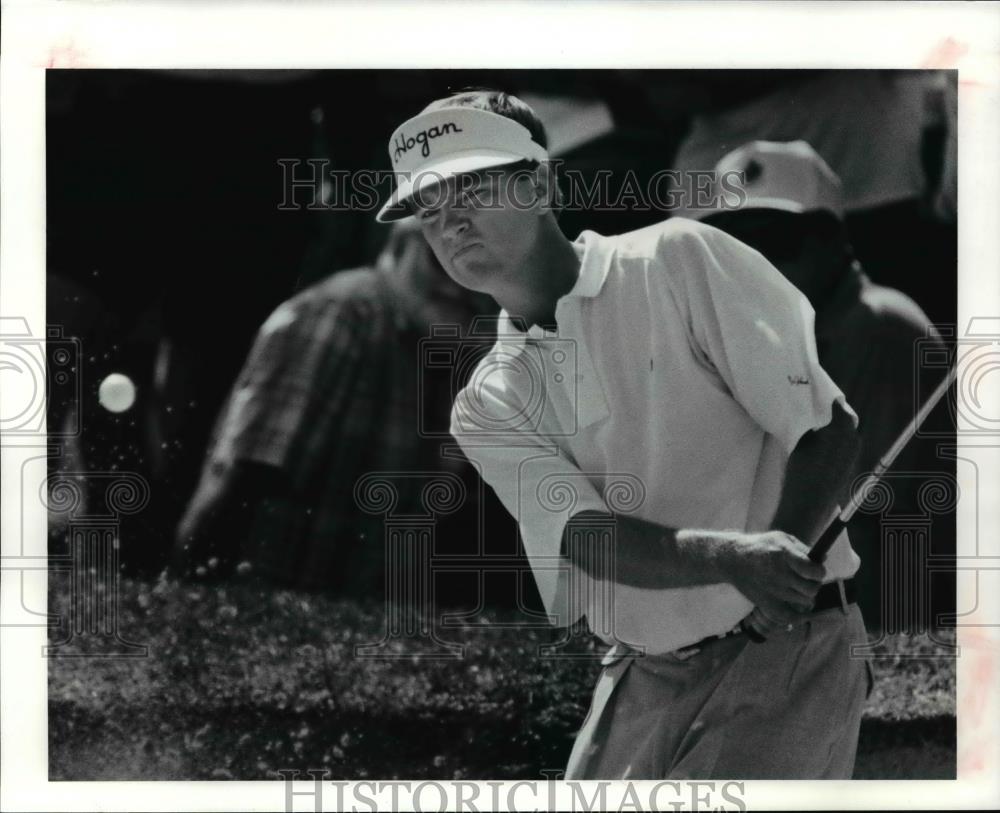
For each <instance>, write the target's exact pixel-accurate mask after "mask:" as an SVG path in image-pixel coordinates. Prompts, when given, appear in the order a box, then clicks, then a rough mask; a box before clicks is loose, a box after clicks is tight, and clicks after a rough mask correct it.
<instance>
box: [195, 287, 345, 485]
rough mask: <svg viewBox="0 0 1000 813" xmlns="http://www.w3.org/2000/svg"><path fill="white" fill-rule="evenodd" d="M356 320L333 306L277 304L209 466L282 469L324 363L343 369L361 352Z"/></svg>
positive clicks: (221, 425)
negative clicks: (333, 362)
mask: <svg viewBox="0 0 1000 813" xmlns="http://www.w3.org/2000/svg"><path fill="white" fill-rule="evenodd" d="M356 321H357V320H355V319H353V318H352V314H351V312H350V310H349V309H348V308H346V307H344V306H343V305H342V304H341V303H338V302H329V303H326V306H325V307H323V308H319V309H314V308H296V307H294V306H293V305H292V304H291V303H284V304H282V305H280V306H279V307H278V308H277V309H276V310H275V311H274V312H273V313H272V314H271V316H270V317H268V319H267V321H266V322H265V323H264V324H263V325H262V326H261V328H260V330H259V331H258V332H257V335H256V337H255V339H254V343H253V346H252V347H251V350H250V353H249V355H248V356H247V360H246V362H245V363H244V365H243V368H242V370H241V371H240V374H239V376H238V377H237V379H236V382H235V384H234V386H233V389H232V391H231V392H230V394H229V398H228V399H227V401H226V405H225V407H224V408H223V410H222V412H221V413H220V416H219V419H218V420H217V422H216V427H215V430H214V432H213V445H212V452H211V453H210V460H211V461H212V462H213V463H216V464H218V463H224V464H231V463H233V462H235V461H237V460H241V461H251V462H257V463H264V464H268V465H272V466H276V467H278V468H281V467H283V466H284V465H285V464H286V461H287V459H288V454H289V450H290V448H291V446H292V442H293V440H294V439H295V437H296V434H297V432H298V430H299V429H300V427H301V426H302V425H303V421H304V420H305V419H306V417H307V415H309V414H310V406H311V404H312V403H313V401H314V399H315V393H316V392H317V376H318V372H319V370H320V367H321V365H322V364H324V359H326V358H329V357H330V356H333V357H336V358H338V359H340V361H339V362H338V364H339V365H342V366H349V365H350V363H351V360H352V359H354V358H355V357H356V356H357V355H358V354H359V353H360V352H361V349H360V342H359V341H358V340H357V339H358V337H357V335H356V334H357V330H356V325H355V323H356ZM324 369H325V368H324Z"/></svg>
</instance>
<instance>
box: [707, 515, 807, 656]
mask: <svg viewBox="0 0 1000 813" xmlns="http://www.w3.org/2000/svg"><path fill="white" fill-rule="evenodd" d="M721 561H722V565H723V568H724V571H725V573H726V575H727V581H729V582H730V584H732V585H733V586H734V587H736V589H737V590H739V591H740V592H741V593H742V594H743V595H744V596H746V597H747V598H748V599H749V600H750V601H752V602H753V603H754V605H755V607H756V609H755V610H754V612H753V613H752V614H751V615H750V616H749V617H748V623H749V624H750V625H751V626H752V627H753V628H754V629H755V630H756V631H757V632H758V633H760V634H761V635H763V636H765V637H766V636H767V635H768V634H769V633H771V632H777V631H779V630H786V629H788V628H789V625H795V624H799V623H802V622H803V621H805V620H806V618H808V616H809V613H810V611H811V609H812V605H813V601H814V599H815V598H816V592H817V591H818V590H819V588H820V585H821V584H822V582H823V576H824V573H825V570H826V569H825V568H824V567H823V565H821V564H817V563H815V562H813V561H811V560H810V559H809V548H808V547H806V545H804V544H803V543H802V542H800V541H799V540H798V539H796V538H795V537H794V536H791V535H790V534H786V533H784V532H783V531H768V532H766V533H758V534H732V535H731V536H730V537H729V542H728V544H727V545H726V552H725V554H724V555H723V556H722V560H721Z"/></svg>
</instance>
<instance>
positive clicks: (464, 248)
mask: <svg viewBox="0 0 1000 813" xmlns="http://www.w3.org/2000/svg"><path fill="white" fill-rule="evenodd" d="M481 245H482V243H466V244H465V245H464V246H462V247H461V248H460V249H459V250H458V251H456V252H455V253H454V254H452V255H451V260H452V262H454V261H455V260H457V259H458V258H459V257H461V256H462V255H463V254H467V253H468V252H469V251H471V250H472V249H474V248H479V247H480V246H481Z"/></svg>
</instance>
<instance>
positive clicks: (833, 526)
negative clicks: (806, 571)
mask: <svg viewBox="0 0 1000 813" xmlns="http://www.w3.org/2000/svg"><path fill="white" fill-rule="evenodd" d="M846 527H847V523H846V522H844V520H842V519H841V518H840V517H836V518H835V519H834V520H833V522H831V523H830V524H829V525H827V526H826V530H825V531H823V533H822V534H820V537H819V539H817V540H816V544H815V545H813V546H812V547H811V548H810V549H809V559H810V561H813V562H816V563H817V564H822V562H823V560H824V559H826V555H827V554H828V553H829V552H830V548H832V547H833V543H834V542H836V541H837V537H838V536H840V534H841V533H842V532H843V530H844V529H845V528H846ZM749 619H750V616H747V617H746V618H744V619H743V620H742V621H740V629H741V630H743V632H744V633H746V635H747V636H748V637H749V638H750V639H751V640H752V641H755V642H756V643H758V644H760V643H763V642H764V641H766V640H767V639H766V638H765V637H764V636H763V635H761V634H760V633H759V632H757V630H755V629H754V628H753V627H751V626H750V621H749Z"/></svg>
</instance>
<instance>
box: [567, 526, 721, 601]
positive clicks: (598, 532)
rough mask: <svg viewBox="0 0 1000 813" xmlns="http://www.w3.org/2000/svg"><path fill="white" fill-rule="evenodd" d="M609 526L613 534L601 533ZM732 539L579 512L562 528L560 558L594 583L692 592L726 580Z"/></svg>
mask: <svg viewBox="0 0 1000 813" xmlns="http://www.w3.org/2000/svg"><path fill="white" fill-rule="evenodd" d="M609 524H610V525H611V527H613V529H614V533H613V534H607V533H602V531H605V530H607V529H608V528H609ZM734 537H735V535H734V534H726V533H723V532H716V531H712V532H700V531H693V530H683V531H678V530H677V529H674V528H668V527H666V526H663V525H658V524H656V523H654V522H647V521H646V520H642V519H637V518H635V517H629V516H624V515H621V514H619V515H616V516H613V515H611V514H605V513H602V512H599V511H582V512H580V513H579V514H576V515H575V516H574V517H573V518H572V519H571V520H570V521H569V522H568V523H567V524H566V530H565V532H564V533H563V553H564V554H565V555H566V556H567V557H568V558H569V559H570V561H571V562H573V563H574V564H575V565H577V566H578V567H580V568H581V569H582V570H584V571H585V572H586V573H588V574H589V575H590V576H592V577H593V578H597V579H604V580H611V581H615V582H617V583H619V584H626V585H630V586H632V587H643V588H648V589H651V590H657V589H666V588H671V587H693V586H696V585H701V584H717V583H718V582H723V581H728V580H729V571H728V566H729V563H730V560H731V554H732V552H733V550H732V549H733V548H734V547H735V544H736V543H735V538H734ZM612 545H613V546H614V547H612Z"/></svg>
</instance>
